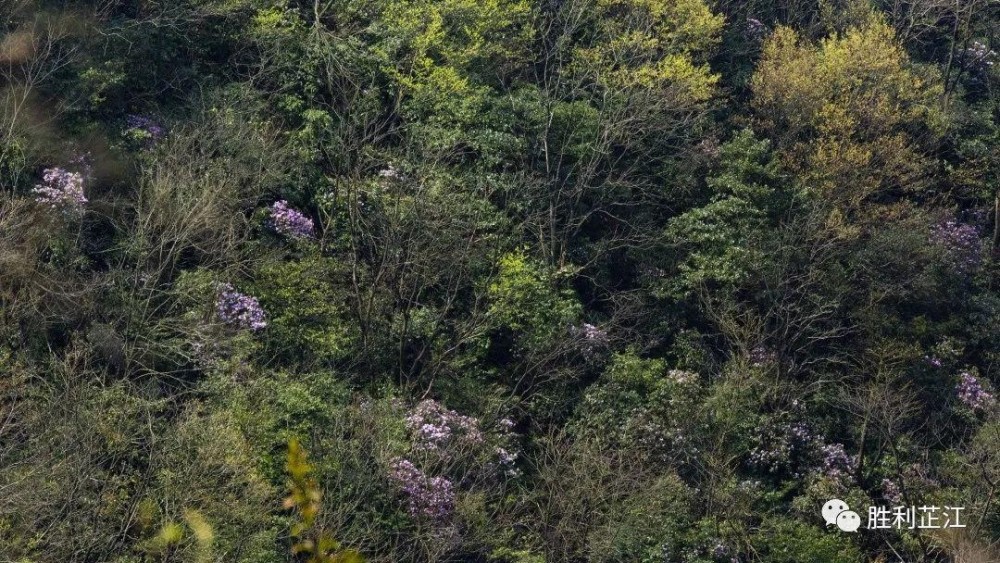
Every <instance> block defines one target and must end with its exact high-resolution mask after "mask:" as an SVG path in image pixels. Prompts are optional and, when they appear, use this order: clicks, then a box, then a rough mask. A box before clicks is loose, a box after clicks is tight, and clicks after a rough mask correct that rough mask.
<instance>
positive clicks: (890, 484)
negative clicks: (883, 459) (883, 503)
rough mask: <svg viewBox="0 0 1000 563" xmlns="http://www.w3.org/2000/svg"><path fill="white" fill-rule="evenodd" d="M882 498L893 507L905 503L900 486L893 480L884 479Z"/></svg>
mask: <svg viewBox="0 0 1000 563" xmlns="http://www.w3.org/2000/svg"><path fill="white" fill-rule="evenodd" d="M882 498H884V499H885V500H887V501H889V502H890V503H892V504H893V505H897V506H898V505H899V504H900V503H902V502H903V493H902V491H900V490H899V485H897V484H896V482H895V481H893V480H891V479H882Z"/></svg>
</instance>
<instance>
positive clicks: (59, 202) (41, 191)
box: [31, 168, 87, 212]
mask: <svg viewBox="0 0 1000 563" xmlns="http://www.w3.org/2000/svg"><path fill="white" fill-rule="evenodd" d="M31 191H32V193H34V194H35V201H37V202H38V203H41V204H43V205H48V206H49V207H51V208H53V209H61V210H62V211H65V212H79V211H81V210H82V209H83V206H84V204H86V203H87V198H86V197H85V196H84V195H83V175H82V174H80V173H79V172H70V171H68V170H66V169H64V168H46V169H45V171H44V172H43V174H42V183H41V184H37V185H35V188H34V189H33V190H31Z"/></svg>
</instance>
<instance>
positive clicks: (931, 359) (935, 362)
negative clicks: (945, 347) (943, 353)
mask: <svg viewBox="0 0 1000 563" xmlns="http://www.w3.org/2000/svg"><path fill="white" fill-rule="evenodd" d="M924 361H925V362H927V363H928V364H929V365H930V366H931V367H935V368H940V367H941V366H942V365H943V364H942V363H941V359H940V358H938V357H936V356H924Z"/></svg>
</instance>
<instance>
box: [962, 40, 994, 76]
mask: <svg viewBox="0 0 1000 563" xmlns="http://www.w3.org/2000/svg"><path fill="white" fill-rule="evenodd" d="M996 56H997V53H996V51H993V50H991V49H990V48H989V47H987V46H986V44H984V43H982V42H980V41H973V42H972V45H970V46H969V47H968V48H967V49H966V50H965V52H964V57H963V58H964V59H965V64H966V66H968V67H969V69H970V70H972V71H974V72H986V71H987V70H988V69H989V68H990V67H991V66H993V63H994V59H996Z"/></svg>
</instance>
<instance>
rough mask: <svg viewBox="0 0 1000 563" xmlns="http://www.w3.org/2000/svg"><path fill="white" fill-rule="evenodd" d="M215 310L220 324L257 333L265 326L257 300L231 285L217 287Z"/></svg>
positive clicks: (263, 316)
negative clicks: (217, 294)
mask: <svg viewBox="0 0 1000 563" xmlns="http://www.w3.org/2000/svg"><path fill="white" fill-rule="evenodd" d="M215 310H216V312H217V313H218V315H219V318H220V319H221V320H222V322H224V323H226V324H228V325H232V326H235V327H237V328H243V329H249V330H253V331H257V330H260V329H262V328H264V327H266V326H267V321H266V320H265V315H264V309H262V308H261V306H260V303H259V302H258V301H257V299H256V298H254V297H251V296H249V295H244V294H242V293H240V292H238V291H236V289H235V288H233V286H232V284H228V283H224V284H221V285H220V286H219V296H218V298H217V299H216V301H215Z"/></svg>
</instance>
